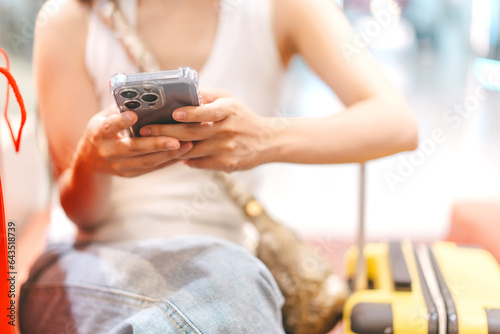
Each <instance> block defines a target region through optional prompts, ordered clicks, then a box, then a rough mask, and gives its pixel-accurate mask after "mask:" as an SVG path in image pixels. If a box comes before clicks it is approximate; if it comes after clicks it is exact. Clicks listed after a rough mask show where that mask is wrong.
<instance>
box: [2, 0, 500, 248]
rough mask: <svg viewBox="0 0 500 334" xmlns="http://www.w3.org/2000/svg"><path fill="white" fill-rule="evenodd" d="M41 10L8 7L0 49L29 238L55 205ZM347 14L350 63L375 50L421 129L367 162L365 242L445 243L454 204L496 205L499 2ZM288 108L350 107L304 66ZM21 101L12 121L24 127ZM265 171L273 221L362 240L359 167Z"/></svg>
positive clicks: (474, 0) (8, 179) (6, 156)
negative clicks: (41, 100)
mask: <svg viewBox="0 0 500 334" xmlns="http://www.w3.org/2000/svg"><path fill="white" fill-rule="evenodd" d="M61 1H62V0H61ZM42 3H43V1H38V0H36V1H27V0H23V1H14V0H0V18H1V19H0V47H2V48H4V49H6V51H7V52H8V54H9V56H10V58H11V71H12V73H13V75H14V76H15V77H16V79H17V81H18V83H19V86H20V88H21V91H22V93H23V95H24V98H25V100H26V105H27V109H28V113H29V114H28V122H27V123H26V130H25V134H24V137H23V141H22V145H21V153H20V154H15V153H14V152H13V145H12V142H11V140H10V135H9V133H8V130H7V129H6V126H5V121H4V120H3V118H2V120H1V121H0V123H1V126H2V127H1V128H0V133H1V140H0V144H1V168H2V170H1V173H2V181H3V183H4V187H5V189H4V191H5V196H6V205H7V218H8V219H10V220H14V221H16V222H17V225H18V226H19V228H20V229H21V233H22V229H23V228H25V226H27V224H28V222H29V221H30V220H31V219H32V217H33V214H35V213H37V212H39V211H40V210H43V209H44V208H46V207H48V206H49V205H50V204H49V199H50V197H51V196H50V195H49V194H50V191H51V190H50V182H49V175H50V174H49V172H48V168H47V158H46V153H45V152H46V151H45V146H44V145H45V144H44V141H43V140H37V136H38V137H40V133H39V131H38V130H37V126H36V124H37V121H36V120H37V116H36V97H35V95H34V84H33V75H32V65H31V52H32V39H33V30H34V26H35V24H44V19H47V18H48V17H50V15H51V9H50V8H48V9H47V11H46V12H45V13H44V15H45V16H42V17H41V20H40V21H39V22H38V23H35V15H36V13H37V12H38V10H39V9H40V7H41V5H42ZM342 5H343V7H344V11H345V13H346V15H347V16H348V18H349V20H350V21H351V23H352V25H353V26H354V27H355V29H356V30H357V31H358V33H359V34H360V37H361V38H360V40H359V41H357V43H354V42H353V44H352V45H349V44H346V45H342V46H341V47H342V48H343V50H344V51H345V52H346V53H347V54H353V55H355V53H356V50H359V49H361V48H368V49H370V50H371V52H372V53H373V54H374V56H375V57H376V58H377V60H378V61H379V62H380V64H381V66H382V67H383V69H384V71H385V72H386V73H387V75H388V76H389V78H390V79H391V80H392V81H393V82H394V84H395V85H396V86H397V87H398V88H399V89H400V90H401V91H402V92H403V93H404V95H405V96H406V98H407V100H408V101H409V103H410V104H411V106H412V107H413V109H414V110H415V113H416V116H417V118H418V122H419V134H420V146H419V148H418V149H417V150H416V151H414V152H407V153H401V154H398V155H395V156H391V157H387V158H384V159H379V160H376V161H372V162H369V163H368V165H367V177H368V182H367V206H366V222H367V234H368V238H369V239H382V238H393V237H398V238H399V237H411V238H414V239H417V240H435V239H442V238H444V237H445V236H446V235H447V233H448V230H449V226H450V219H451V218H450V217H451V210H452V207H453V204H454V203H458V202H463V201H495V200H497V201H498V202H497V203H500V131H499V129H500V111H499V110H498V108H497V106H498V103H499V101H500V93H499V92H498V90H499V89H500V63H498V62H497V61H498V60H500V49H499V45H500V42H499V15H500V0H405V1H403V0H400V1H396V0H345V1H344V2H343V4H342ZM2 64H3V63H2ZM4 90H5V82H4V80H3V79H2V80H0V92H3V91H4ZM0 96H2V100H0V102H1V103H2V104H3V93H2V94H0ZM283 101H284V102H283V105H284V106H283V108H282V110H280V113H282V114H283V115H285V116H310V117H320V116H324V115H327V114H331V113H335V112H340V111H341V110H342V108H343V107H342V105H341V103H340V102H339V101H338V100H337V98H336V97H335V94H333V92H331V90H330V89H329V88H328V87H327V86H326V85H325V84H323V83H322V82H321V80H319V79H318V78H317V76H316V75H315V74H314V73H312V72H311V71H310V70H309V68H308V67H307V65H306V64H305V63H304V62H303V61H302V60H301V59H300V58H296V59H294V61H293V63H292V66H291V68H290V71H289V73H288V78H287V84H286V91H285V94H284V97H283ZM13 102H14V101H11V105H10V111H9V117H10V118H11V120H12V121H13V123H15V124H18V122H19V119H18V118H17V115H18V114H19V112H18V107H17V106H16V104H15V103H13ZM41 137H42V138H43V135H42V136H41ZM312 145H318V143H312ZM262 168H263V169H266V171H267V173H266V175H267V176H266V182H265V183H264V184H265V185H264V186H262V187H261V188H260V189H259V190H258V194H257V195H258V197H260V198H261V200H262V201H263V202H264V203H265V205H266V207H267V208H268V210H269V212H270V213H272V214H273V215H274V216H276V218H278V219H280V220H283V221H285V222H288V223H289V224H291V225H292V227H293V228H295V229H297V230H298V231H300V232H301V233H303V234H304V235H306V236H311V237H320V238H331V239H332V240H337V239H345V240H353V239H354V238H355V235H356V230H357V221H358V211H359V210H358V190H359V189H358V182H359V166H358V165H356V164H345V165H335V166H332V165H328V166H291V165H283V164H272V165H268V166H263V167H262ZM499 206H500V204H499ZM498 224H499V225H500V219H499V223H498Z"/></svg>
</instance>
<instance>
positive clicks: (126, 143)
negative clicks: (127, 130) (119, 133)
mask: <svg viewBox="0 0 500 334" xmlns="http://www.w3.org/2000/svg"><path fill="white" fill-rule="evenodd" d="M180 146H181V144H180V142H179V141H178V140H177V139H175V138H170V137H164V136H159V137H124V138H120V139H116V140H114V139H113V140H106V141H103V143H102V144H101V147H100V150H101V151H100V153H101V154H102V155H103V156H104V157H120V156H125V157H126V156H129V157H130V156H139V155H144V154H149V153H155V152H164V151H172V150H177V149H179V148H180Z"/></svg>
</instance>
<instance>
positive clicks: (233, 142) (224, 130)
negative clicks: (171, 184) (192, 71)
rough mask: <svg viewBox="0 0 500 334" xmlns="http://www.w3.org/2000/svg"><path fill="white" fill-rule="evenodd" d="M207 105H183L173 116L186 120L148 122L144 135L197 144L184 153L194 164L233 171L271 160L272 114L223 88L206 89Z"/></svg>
mask: <svg viewBox="0 0 500 334" xmlns="http://www.w3.org/2000/svg"><path fill="white" fill-rule="evenodd" d="M201 95H202V100H203V105H202V106H198V107H182V108H179V109H177V110H175V111H174V113H173V118H174V119H175V120H176V121H178V122H182V124H156V125H147V126H144V127H143V128H142V129H141V131H140V133H141V135H143V136H169V137H173V138H177V139H178V140H179V141H181V142H182V141H191V142H193V144H194V147H193V149H191V151H190V152H188V153H187V154H185V155H183V156H182V159H183V160H185V163H186V164H187V165H189V166H191V167H195V168H204V169H210V170H223V171H227V172H232V171H236V170H245V169H250V168H252V167H255V166H257V165H260V164H262V163H265V162H270V157H272V144H273V137H274V136H275V135H276V130H275V131H273V130H272V127H270V126H269V125H270V124H271V123H270V120H271V119H270V118H265V117H262V116H259V115H257V114H255V113H254V112H253V111H252V110H250V108H249V107H248V106H246V105H245V104H243V103H242V102H241V101H239V100H238V99H236V98H234V97H233V96H231V95H230V94H229V93H227V92H225V91H221V90H210V91H204V92H202V94H201Z"/></svg>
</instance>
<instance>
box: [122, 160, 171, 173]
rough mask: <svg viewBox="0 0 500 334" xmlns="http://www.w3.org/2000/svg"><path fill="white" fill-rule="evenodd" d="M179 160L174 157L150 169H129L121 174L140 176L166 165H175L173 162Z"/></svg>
mask: <svg viewBox="0 0 500 334" xmlns="http://www.w3.org/2000/svg"><path fill="white" fill-rule="evenodd" d="M177 162H179V160H176V159H173V160H170V161H167V162H165V163H163V164H160V165H158V166H156V167H153V168H150V169H146V170H144V169H133V170H129V171H126V172H123V173H121V175H120V176H123V177H136V176H140V175H143V174H147V173H151V172H154V171H155V170H158V169H162V168H164V167H167V166H170V165H173V164H175V163H177Z"/></svg>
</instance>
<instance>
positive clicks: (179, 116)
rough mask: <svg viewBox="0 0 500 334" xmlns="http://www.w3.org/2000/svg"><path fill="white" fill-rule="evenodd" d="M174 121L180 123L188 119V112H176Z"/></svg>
mask: <svg viewBox="0 0 500 334" xmlns="http://www.w3.org/2000/svg"><path fill="white" fill-rule="evenodd" d="M173 116H174V119H176V120H178V121H182V120H183V119H186V112H185V111H176V112H174V115H173Z"/></svg>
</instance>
